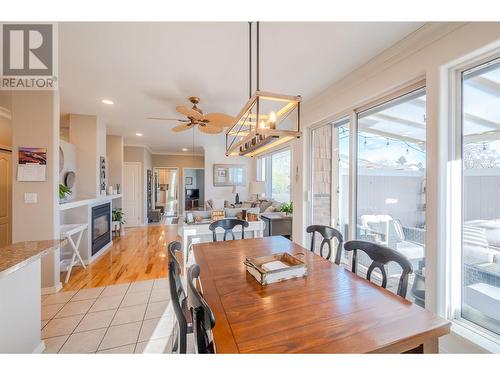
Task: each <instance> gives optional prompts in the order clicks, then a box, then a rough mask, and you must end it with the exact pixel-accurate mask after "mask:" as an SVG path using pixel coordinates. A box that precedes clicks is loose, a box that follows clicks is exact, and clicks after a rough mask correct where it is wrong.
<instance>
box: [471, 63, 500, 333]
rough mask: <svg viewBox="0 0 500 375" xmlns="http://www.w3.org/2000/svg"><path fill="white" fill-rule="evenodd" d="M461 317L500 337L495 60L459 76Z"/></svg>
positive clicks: (499, 72) (499, 127)
mask: <svg viewBox="0 0 500 375" xmlns="http://www.w3.org/2000/svg"><path fill="white" fill-rule="evenodd" d="M462 161H463V174H462V175H463V177H462V220H463V225H462V293H461V295H462V303H461V317H462V318H463V319H466V320H468V321H470V322H473V323H475V324H477V325H478V326H480V327H483V328H486V329H488V330H490V331H492V332H495V333H496V334H499V335H500V194H499V192H500V189H499V187H500V60H496V61H493V62H490V63H488V64H485V65H481V66H478V67H476V68H474V69H470V70H468V71H466V72H464V73H463V75H462Z"/></svg>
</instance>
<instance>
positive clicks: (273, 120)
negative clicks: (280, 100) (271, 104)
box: [269, 111, 276, 122]
mask: <svg viewBox="0 0 500 375" xmlns="http://www.w3.org/2000/svg"><path fill="white" fill-rule="evenodd" d="M269 121H271V122H276V113H274V111H271V113H270V114H269Z"/></svg>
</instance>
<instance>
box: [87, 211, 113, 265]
mask: <svg viewBox="0 0 500 375" xmlns="http://www.w3.org/2000/svg"><path fill="white" fill-rule="evenodd" d="M110 241H111V204H110V203H106V204H102V205H100V206H96V207H92V255H94V254H96V253H97V252H98V251H99V250H101V249H102V248H103V247H104V246H106V245H107V244H108V243H109V242H110Z"/></svg>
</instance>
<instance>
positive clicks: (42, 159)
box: [19, 147, 47, 165]
mask: <svg viewBox="0 0 500 375" xmlns="http://www.w3.org/2000/svg"><path fill="white" fill-rule="evenodd" d="M19 164H38V165H47V149H46V148H39V147H19Z"/></svg>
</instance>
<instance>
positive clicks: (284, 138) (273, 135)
mask: <svg viewBox="0 0 500 375" xmlns="http://www.w3.org/2000/svg"><path fill="white" fill-rule="evenodd" d="M249 30H250V32H249V60H250V61H249V79H250V82H249V84H250V86H251V84H252V23H251V22H250V23H249ZM249 91H250V92H251V89H250V90H249ZM301 100H302V98H301V97H300V95H297V96H291V95H283V94H276V93H272V92H265V91H260V90H259V23H258V22H257V91H255V93H254V94H253V95H250V98H249V99H248V101H247V102H246V104H245V105H244V106H243V108H242V109H241V111H240V112H239V114H238V115H237V116H236V118H235V120H234V122H233V123H232V125H231V126H230V127H229V128H228V130H227V132H226V156H249V157H252V156H256V155H258V154H261V153H263V152H265V151H267V150H269V149H271V148H274V147H276V146H278V145H281V144H284V143H287V142H289V141H291V140H293V139H295V138H300V136H301V135H302V133H301V131H300V102H301Z"/></svg>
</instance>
